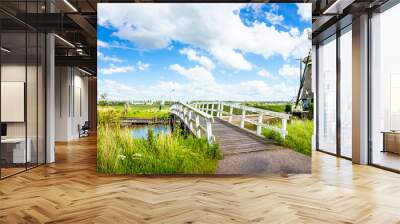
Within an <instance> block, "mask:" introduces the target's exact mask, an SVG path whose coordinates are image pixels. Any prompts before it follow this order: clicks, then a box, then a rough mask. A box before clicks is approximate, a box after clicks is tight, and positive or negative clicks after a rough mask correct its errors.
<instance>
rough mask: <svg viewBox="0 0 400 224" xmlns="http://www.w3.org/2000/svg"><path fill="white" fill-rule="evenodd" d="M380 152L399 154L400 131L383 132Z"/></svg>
mask: <svg viewBox="0 0 400 224" xmlns="http://www.w3.org/2000/svg"><path fill="white" fill-rule="evenodd" d="M382 134H383V150H382V152H392V153H396V154H400V131H383V132H382Z"/></svg>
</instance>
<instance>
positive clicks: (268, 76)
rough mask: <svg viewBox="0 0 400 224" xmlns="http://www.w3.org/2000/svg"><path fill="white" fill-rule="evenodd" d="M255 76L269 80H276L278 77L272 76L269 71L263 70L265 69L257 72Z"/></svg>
mask: <svg viewBox="0 0 400 224" xmlns="http://www.w3.org/2000/svg"><path fill="white" fill-rule="evenodd" d="M257 75H259V76H261V77H265V78H271V79H274V80H275V79H277V78H278V77H276V76H274V75H272V74H271V73H270V72H269V71H267V70H265V69H261V70H260V71H258V72H257Z"/></svg>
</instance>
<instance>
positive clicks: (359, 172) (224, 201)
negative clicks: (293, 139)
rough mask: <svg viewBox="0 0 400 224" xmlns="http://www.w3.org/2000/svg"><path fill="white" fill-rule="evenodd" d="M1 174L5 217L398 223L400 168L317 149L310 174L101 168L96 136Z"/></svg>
mask: <svg viewBox="0 0 400 224" xmlns="http://www.w3.org/2000/svg"><path fill="white" fill-rule="evenodd" d="M56 155H57V163H55V164H51V165H47V166H42V167H39V168H36V169H34V170H30V171H28V172H26V173H22V174H20V175H17V176H14V177H11V178H8V179H5V180H2V181H0V223H44V222H48V223H374V224H375V223H400V221H399V220H400V175H398V174H395V173H390V172H387V171H384V170H380V169H377V168H374V167H369V166H358V165H352V164H351V163H350V162H349V161H347V160H343V159H337V158H335V157H332V156H329V155H326V154H323V153H318V152H316V153H314V154H313V158H312V163H313V164H312V165H313V174H312V175H307V174H304V175H293V176H289V177H281V176H268V177H134V176H105V175H100V174H97V173H96V167H95V160H96V142H95V138H93V137H92V138H86V139H85V140H82V141H78V142H72V143H70V144H58V145H57V154H56Z"/></svg>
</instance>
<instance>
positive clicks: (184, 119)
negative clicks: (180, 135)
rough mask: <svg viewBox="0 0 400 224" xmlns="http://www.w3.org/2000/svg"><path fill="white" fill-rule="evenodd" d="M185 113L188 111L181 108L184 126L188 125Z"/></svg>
mask: <svg viewBox="0 0 400 224" xmlns="http://www.w3.org/2000/svg"><path fill="white" fill-rule="evenodd" d="M187 112H188V109H187V108H186V107H185V108H183V122H184V123H185V125H187V124H188V119H187Z"/></svg>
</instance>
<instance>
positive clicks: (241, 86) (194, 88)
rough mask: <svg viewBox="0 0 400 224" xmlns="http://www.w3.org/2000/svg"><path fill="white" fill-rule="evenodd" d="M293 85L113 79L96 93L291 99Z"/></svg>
mask: <svg viewBox="0 0 400 224" xmlns="http://www.w3.org/2000/svg"><path fill="white" fill-rule="evenodd" d="M296 90H297V88H296V86H291V85H287V84H285V83H279V84H275V85H270V84H267V83H266V82H264V81H257V80H252V81H245V82H240V83H235V84H218V83H216V82H210V83H204V82H186V83H184V84H182V83H178V82H171V81H161V82H158V83H156V84H154V85H152V86H145V85H143V86H140V85H137V86H130V85H127V84H122V83H119V82H117V81H114V80H99V93H100V94H102V93H107V96H108V98H109V99H111V100H117V99H118V100H149V99H150V100H171V99H172V100H182V101H191V100H234V101H244V100H259V101H261V100H271V101H274V100H284V101H287V100H291V99H292V98H293V97H294V96H295V94H296Z"/></svg>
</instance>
